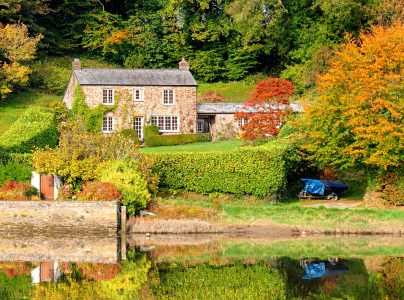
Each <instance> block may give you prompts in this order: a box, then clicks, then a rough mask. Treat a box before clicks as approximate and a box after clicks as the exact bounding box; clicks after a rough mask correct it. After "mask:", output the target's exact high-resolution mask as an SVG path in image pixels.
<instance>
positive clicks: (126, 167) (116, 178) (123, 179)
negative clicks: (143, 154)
mask: <svg viewBox="0 0 404 300" xmlns="http://www.w3.org/2000/svg"><path fill="white" fill-rule="evenodd" d="M98 172H99V180H100V181H103V182H110V183H112V184H114V185H115V186H116V187H117V188H118V189H119V191H120V192H121V195H122V200H121V203H122V204H123V205H125V206H126V211H127V213H128V215H134V214H135V213H139V212H140V210H142V209H144V208H146V206H147V203H148V201H149V200H150V198H151V196H150V193H149V191H148V188H147V181H146V180H145V179H144V178H143V177H142V174H141V173H140V172H139V166H138V165H136V164H135V163H133V162H130V161H124V160H117V161H109V162H105V163H102V164H101V165H100V167H99V168H98Z"/></svg>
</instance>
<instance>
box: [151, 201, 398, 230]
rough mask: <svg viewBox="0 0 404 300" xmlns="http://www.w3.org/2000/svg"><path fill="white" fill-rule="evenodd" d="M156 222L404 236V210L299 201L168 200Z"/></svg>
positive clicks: (161, 203) (160, 207)
mask: <svg viewBox="0 0 404 300" xmlns="http://www.w3.org/2000/svg"><path fill="white" fill-rule="evenodd" d="M154 211H155V212H156V213H157V216H156V218H157V219H199V220H203V221H209V222H212V223H215V224H220V225H221V226H227V227H229V226H233V225H234V226H239V227H240V228H241V229H242V228H243V226H244V227H246V228H247V227H248V226H249V225H250V224H254V223H257V222H258V223H265V222H267V223H268V227H271V224H273V225H283V226H289V227H290V228H291V229H292V228H295V229H297V230H308V231H312V232H324V231H337V232H350V233H399V232H404V221H403V220H404V210H402V209H369V208H356V207H355V208H344V209H340V208H326V207H322V206H320V207H305V206H303V205H302V204H301V202H298V201H291V202H289V203H281V204H276V205H274V204H271V203H269V202H267V201H264V200H256V199H244V200H235V199H231V198H230V197H226V196H223V197H221V196H217V197H207V196H196V195H194V197H188V198H186V197H180V196H177V197H169V198H162V199H160V200H158V201H157V205H156V206H155V207H154Z"/></svg>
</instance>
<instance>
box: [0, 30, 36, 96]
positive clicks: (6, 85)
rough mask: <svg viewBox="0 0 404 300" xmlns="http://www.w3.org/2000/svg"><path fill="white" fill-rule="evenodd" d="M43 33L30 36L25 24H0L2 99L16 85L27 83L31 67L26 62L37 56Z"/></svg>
mask: <svg viewBox="0 0 404 300" xmlns="http://www.w3.org/2000/svg"><path fill="white" fill-rule="evenodd" d="M41 39H42V35H37V36H35V37H30V36H29V34H28V28H27V26H26V25H24V24H7V25H5V26H3V25H1V24H0V99H1V100H3V99H5V98H6V96H7V95H8V94H10V93H11V92H12V91H13V89H14V88H15V87H16V86H19V85H25V84H27V82H28V80H29V77H28V75H29V74H30V72H31V69H30V68H29V67H28V66H27V65H24V63H26V62H28V61H30V60H32V59H33V58H35V53H36V49H37V45H38V42H39V41H40V40H41Z"/></svg>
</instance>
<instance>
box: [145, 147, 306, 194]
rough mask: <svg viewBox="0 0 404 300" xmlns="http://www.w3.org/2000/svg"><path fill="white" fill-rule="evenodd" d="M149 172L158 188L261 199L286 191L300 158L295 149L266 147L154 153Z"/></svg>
mask: <svg viewBox="0 0 404 300" xmlns="http://www.w3.org/2000/svg"><path fill="white" fill-rule="evenodd" d="M149 156H150V157H151V158H152V159H154V163H153V166H152V170H153V172H154V173H155V174H157V175H159V177H160V187H162V188H170V189H185V190H187V191H193V192H198V193H203V194H208V193H213V192H220V193H231V194H236V195H244V194H249V195H254V196H257V197H265V196H267V195H271V194H272V195H273V194H279V193H282V192H284V191H285V190H286V187H287V181H288V178H289V177H290V172H294V170H296V169H298V166H299V164H300V163H301V161H302V160H301V157H300V155H299V154H298V152H297V150H296V148H294V147H291V146H286V145H269V146H261V147H254V148H244V149H240V150H235V151H231V152H217V153H170V154H167V153H156V154H149Z"/></svg>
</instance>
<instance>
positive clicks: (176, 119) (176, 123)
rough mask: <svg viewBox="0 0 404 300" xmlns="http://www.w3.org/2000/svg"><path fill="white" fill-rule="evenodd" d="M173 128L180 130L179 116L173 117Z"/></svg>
mask: <svg viewBox="0 0 404 300" xmlns="http://www.w3.org/2000/svg"><path fill="white" fill-rule="evenodd" d="M172 120H173V122H172V130H178V117H172Z"/></svg>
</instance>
